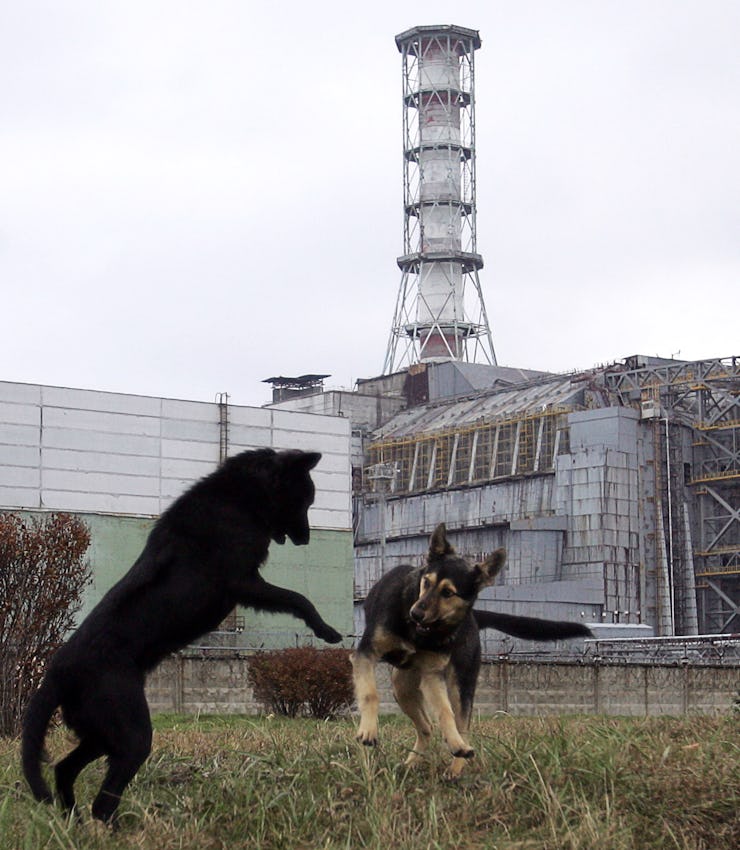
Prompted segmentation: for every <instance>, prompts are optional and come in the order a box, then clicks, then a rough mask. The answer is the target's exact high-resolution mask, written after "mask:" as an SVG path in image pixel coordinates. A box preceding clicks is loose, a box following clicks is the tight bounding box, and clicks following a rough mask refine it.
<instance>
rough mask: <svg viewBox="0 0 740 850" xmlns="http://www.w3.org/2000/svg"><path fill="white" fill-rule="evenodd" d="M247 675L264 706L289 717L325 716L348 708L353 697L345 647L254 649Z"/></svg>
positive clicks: (347, 652)
mask: <svg viewBox="0 0 740 850" xmlns="http://www.w3.org/2000/svg"><path fill="white" fill-rule="evenodd" d="M247 678H248V680H249V684H250V685H251V686H252V691H253V692H254V697H255V699H256V700H257V701H258V702H260V703H262V705H263V706H264V707H265V709H267V710H268V711H273V712H275V713H276V714H283V715H286V716H288V717H297V716H299V715H308V716H311V717H318V718H320V719H326V718H328V717H333V716H335V715H336V714H339V713H340V712H341V711H344V710H346V709H347V708H349V707H350V706H351V705H352V701H353V699H354V693H353V687H352V667H351V665H350V662H349V651H348V650H346V649H316V648H315V647H311V646H302V647H297V648H295V649H277V650H272V651H269V652H256V653H255V654H254V655H253V656H252V657H251V658H250V659H249V672H248V673H247Z"/></svg>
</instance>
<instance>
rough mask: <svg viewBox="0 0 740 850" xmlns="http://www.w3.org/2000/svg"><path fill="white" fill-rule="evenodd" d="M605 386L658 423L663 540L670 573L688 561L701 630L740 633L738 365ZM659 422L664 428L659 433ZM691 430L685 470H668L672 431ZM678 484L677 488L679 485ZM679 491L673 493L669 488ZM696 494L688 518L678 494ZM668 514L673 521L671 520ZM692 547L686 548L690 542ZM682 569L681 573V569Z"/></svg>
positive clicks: (675, 367) (632, 377) (613, 376)
mask: <svg viewBox="0 0 740 850" xmlns="http://www.w3.org/2000/svg"><path fill="white" fill-rule="evenodd" d="M605 382H606V385H607V387H609V389H612V390H614V391H616V393H617V394H618V396H619V397H620V398H621V400H622V401H623V402H624V403H630V402H632V403H634V402H636V401H637V400H639V401H640V402H641V404H642V405H643V410H645V409H646V407H648V406H649V407H650V409H651V410H652V411H653V414H654V416H655V418H656V429H655V444H656V448H655V454H656V457H657V458H659V459H662V461H663V462H662V463H661V464H660V465H657V464H656V475H660V474H662V480H663V482H664V483H663V487H662V489H663V495H664V498H665V501H666V508H667V510H666V515H667V518H668V517H669V518H670V519H668V521H667V522H666V523H665V528H664V533H665V539H666V547H665V548H666V551H667V553H668V561H669V564H668V566H669V568H670V573H671V574H673V573H674V570H675V569H677V568H679V567H680V566H681V565H680V564H678V562H677V561H678V553H680V552H681V551H685V550H688V552H689V553H690V554H691V556H692V561H693V563H692V564H691V567H692V571H693V579H694V581H695V584H696V589H697V592H698V594H697V595H698V601H699V606H700V610H699V612H698V616H699V619H700V620H701V622H700V623H699V627H700V628H701V629H702V630H703V631H704V632H707V633H712V632H720V633H721V632H726V631H728V630H731V629H734V630H736V631H737V630H738V629H740V358H738V357H727V358H720V359H716V360H701V361H695V362H689V363H683V362H679V363H671V364H666V365H659V366H648V367H644V368H637V369H626V370H619V371H614V372H611V373H608V374H606V375H605ZM658 419H660V420H661V424H660V425H658ZM676 424H682V425H685V426H688V427H690V428H691V429H692V433H693V458H692V463H691V464H690V469H687V468H686V467H685V466H683V464H677V463H672V462H671V459H672V458H673V457H674V453H673V448H672V446H673V445H674V444H673V443H672V442H671V436H670V435H671V428H674V427H675V425H676ZM677 477H678V478H679V479H682V480H676V479H677ZM672 481H673V482H674V483H675V484H677V485H678V486H674V487H673V488H672V489H671V487H670V484H671V482H672ZM682 484H685V485H687V486H688V488H689V489H690V490H691V491H692V492H693V502H694V504H693V505H692V508H693V510H692V513H693V514H694V522H693V523H691V522H690V520H689V516H688V514H689V506H688V504H687V503H686V502H680V501H678V499H677V494H680V493H681V492H682V489H683V488H682V486H681V485H682ZM669 511H670V513H668V512H669ZM692 526H693V529H694V532H695V535H694V536H695V539H694V542H693V545H692V546H690V547H688V546H687V545H686V543H687V541H686V537H687V536H690V535H691V528H692ZM684 566H685V565H684Z"/></svg>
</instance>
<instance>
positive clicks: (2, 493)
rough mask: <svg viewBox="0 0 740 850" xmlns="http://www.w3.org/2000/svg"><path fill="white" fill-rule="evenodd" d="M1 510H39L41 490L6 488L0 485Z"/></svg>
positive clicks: (36, 488)
mask: <svg viewBox="0 0 740 850" xmlns="http://www.w3.org/2000/svg"><path fill="white" fill-rule="evenodd" d="M0 506H1V507H0V509H2V508H38V507H40V506H41V505H40V502H39V488H38V487H33V488H23V487H5V486H3V485H2V483H0Z"/></svg>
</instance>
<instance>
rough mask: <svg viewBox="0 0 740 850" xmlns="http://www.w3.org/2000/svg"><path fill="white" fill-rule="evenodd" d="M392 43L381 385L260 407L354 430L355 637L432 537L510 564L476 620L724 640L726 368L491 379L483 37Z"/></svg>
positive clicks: (501, 374) (501, 373)
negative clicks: (367, 613) (482, 154)
mask: <svg viewBox="0 0 740 850" xmlns="http://www.w3.org/2000/svg"><path fill="white" fill-rule="evenodd" d="M396 44H397V47H398V49H399V52H400V53H401V57H402V123H403V162H404V167H403V215H404V230H403V246H404V253H403V254H402V256H400V257H399V258H398V260H397V262H398V266H399V268H400V270H401V283H400V287H399V290H398V296H397V301H396V308H395V311H394V317H393V321H392V326H391V333H390V338H389V342H388V348H387V351H386V358H385V364H384V369H383V374H382V375H381V376H380V377H377V378H374V379H369V380H364V381H359V382H358V384H357V387H356V390H355V391H354V392H343V391H324V389H323V379H324V378H327V377H329V376H327V375H322V376H303V378H304V379H305V380H301V379H300V378H299V379H293V382H292V383H290V379H286V378H282V379H269V380H270V382H271V383H273V386H274V387H275V390H274V396H273V403H274V404H275V405H276V406H278V407H281V408H285V409H290V410H305V411H310V410H313V411H321V412H323V413H333V414H335V415H342V416H346V417H348V418H349V419H350V420H351V422H352V429H353V430H352V433H353V440H352V464H353V493H354V520H353V521H354V535H355V540H354V552H355V587H354V593H355V602H356V611H355V626H356V630H357V632H359V631H360V630H361V628H362V622H363V617H362V601H363V600H364V598H365V596H366V595H367V592H368V590H369V589H370V587H371V586H372V585H373V583H374V582H375V581H376V580H377V579H378V578H379V577H380V576H381V575H382V574H383V573H384V572H386V571H387V570H389V569H391V568H392V567H393V566H395V565H396V564H399V563H404V562H412V563H421V561H422V559H423V558H424V555H425V553H426V550H427V546H428V537H429V534H430V532H431V531H432V529H433V528H434V526H435V525H436V524H437V523H438V522H441V521H444V522H446V523H447V526H448V529H449V531H450V537H451V539H452V541H453V543H454V544H455V545H456V547H457V548H458V550H459V551H461V552H462V553H464V554H465V555H466V556H468V557H471V558H475V557H479V558H482V557H484V556H485V555H486V554H487V553H489V552H491V551H492V550H493V549H495V548H497V547H499V546H503V547H505V548H506V549H507V551H508V563H507V566H506V568H505V570H504V571H503V572H502V574H500V576H499V577H498V579H497V583H496V585H495V586H494V587H492V588H489V589H487V590H486V591H485V592H484V594H483V595H482V597H481V604H482V605H484V606H492V607H495V608H496V610H499V611H504V612H508V613H517V614H525V615H530V616H543V617H550V618H562V619H580V620H583V621H585V622H587V623H589V624H592V625H593V627H594V631H595V632H596V633H597V635H598V636H600V637H605V636H611V637H617V636H619V637H623V636H629V637H630V638H635V639H638V640H639V639H641V638H643V637H646V636H653V635H655V636H673V635H697V634H719V633H724V632H728V631H738V630H740V629H739V627H740V607H739V606H740V358H737V357H727V358H719V359H716V360H706V361H700V362H685V361H679V360H673V359H660V358H652V357H641V356H631V357H627V358H625V359H624V360H623V361H622V362H619V363H615V364H611V365H606V366H603V367H600V368H595V369H590V370H587V371H584V372H577V373H573V374H567V375H556V374H550V373H548V372H547V371H533V370H520V369H515V368H510V367H503V366H500V365H498V362H497V359H496V355H495V353H494V348H493V341H492V336H491V331H490V326H489V323H488V316H487V313H486V308H485V305H484V302H483V293H482V289H481V284H480V279H479V272H480V270H481V269H482V268H483V258H482V255H481V254H480V253H479V251H478V245H477V225H476V185H475V156H476V151H475V117H474V116H475V87H474V80H475V66H474V56H475V51H476V50H477V49H478V48H480V46H481V39H480V36H479V34H478V33H477V31H475V30H470V29H467V28H464V27H457V26H446V25H445V26H424V27H414V28H413V29H411V30H408V31H406V32H404V33H401V34H400V35H398V36H397V37H396ZM276 382H278V383H276ZM286 382H287V383H286ZM288 384H290V386H289V391H288V392H286V391H285V388H286V386H288ZM485 644H486V650H487V652H488V654H489V655H491V654H496V653H500V652H509V651H511V650H512V649H517V648H521V646H518V645H517V642H515V641H512V640H510V639H508V638H504V637H502V636H501V635H486V636H485ZM540 649H542V650H543V651H544V647H542V648H540ZM555 649H556V651H563V650H564V649H565V647H556V648H555Z"/></svg>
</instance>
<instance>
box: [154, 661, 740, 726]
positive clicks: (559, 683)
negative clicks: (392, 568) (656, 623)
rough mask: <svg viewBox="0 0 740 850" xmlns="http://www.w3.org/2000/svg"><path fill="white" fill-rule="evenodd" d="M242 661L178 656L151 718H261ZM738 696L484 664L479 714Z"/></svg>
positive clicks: (673, 709) (625, 708) (721, 678)
mask: <svg viewBox="0 0 740 850" xmlns="http://www.w3.org/2000/svg"><path fill="white" fill-rule="evenodd" d="M247 661H248V656H247V655H245V654H243V653H222V654H220V655H218V656H217V655H214V654H213V653H209V654H208V655H207V656H206V655H197V656H196V655H185V654H180V655H175V656H172V657H171V658H169V659H167V660H166V661H165V662H163V663H162V664H161V665H160V666H159V667H158V668H157V669H156V670H155V671H154V672H153V673H152V675H151V676H150V678H149V682H148V685H147V696H148V699H149V704H150V708H151V710H152V712H153V713H157V712H161V713H170V712H178V713H186V714H196V713H199V712H200V713H205V714H258V713H259V712H260V706H259V705H257V704H256V703H255V701H254V699H253V697H252V692H251V689H250V688H249V685H248V684H247ZM389 669H390V668H389V667H388V666H387V665H379V667H378V674H379V675H378V680H379V685H380V690H381V711H382V712H383V713H398V707H397V706H396V703H395V701H394V699H393V696H392V693H391V689H390V678H389ZM739 688H740V670H738V668H737V667H730V666H726V667H723V666H667V665H654V664H650V665H641V664H638V665H631V664H630V665H627V664H618V665H617V664H615V665H605V664H594V663H577V664H572V663H571V664H568V663H548V664H542V663H536V662H511V661H500V662H495V663H491V664H484V665H483V668H482V670H481V675H480V679H479V683H478V692H477V696H476V702H475V710H476V713H478V714H480V715H490V714H494V713H495V712H497V711H505V712H507V713H509V714H514V715H541V714H610V715H630V716H645V715H684V714H725V713H728V712H729V711H731V710H732V706H733V702H734V700H736V698H737V693H738V689H739Z"/></svg>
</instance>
